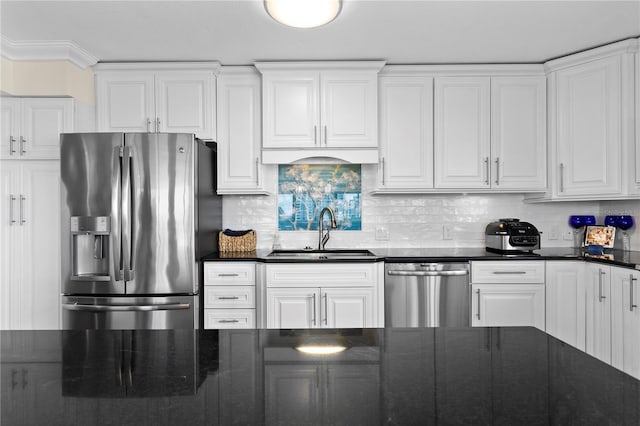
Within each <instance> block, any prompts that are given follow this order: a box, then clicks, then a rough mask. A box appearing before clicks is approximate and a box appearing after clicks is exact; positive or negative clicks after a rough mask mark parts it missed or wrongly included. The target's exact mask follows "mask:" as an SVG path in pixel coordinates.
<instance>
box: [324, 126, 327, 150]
mask: <svg viewBox="0 0 640 426" xmlns="http://www.w3.org/2000/svg"><path fill="white" fill-rule="evenodd" d="M324 146H327V126H324Z"/></svg>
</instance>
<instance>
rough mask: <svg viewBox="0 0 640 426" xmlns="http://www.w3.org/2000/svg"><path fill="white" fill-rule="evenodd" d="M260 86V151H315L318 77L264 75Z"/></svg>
mask: <svg viewBox="0 0 640 426" xmlns="http://www.w3.org/2000/svg"><path fill="white" fill-rule="evenodd" d="M263 84H264V86H263V92H262V93H263V96H264V101H263V106H264V110H263V112H262V116H263V137H264V140H263V142H262V145H263V147H264V148H291V147H294V148H295V147H298V148H313V147H319V146H320V145H319V142H320V140H319V138H320V134H319V131H320V129H319V128H318V126H319V125H320V123H319V118H318V117H319V112H318V104H319V99H318V96H319V95H318V91H319V84H320V76H319V74H318V73H317V72H306V73H305V72H295V73H288V72H282V73H281V72H274V73H265V74H264V76H263Z"/></svg>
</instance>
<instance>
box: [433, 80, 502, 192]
mask: <svg viewBox="0 0 640 426" xmlns="http://www.w3.org/2000/svg"><path fill="white" fill-rule="evenodd" d="M489 89H490V80H489V78H488V77H442V78H436V79H435V102H434V104H435V112H434V115H435V123H434V126H435V139H434V144H435V147H434V152H435V165H434V169H435V187H436V188H489V186H490V184H489V182H490V180H491V176H490V167H489V160H490V159H489V142H490V129H489V125H490V122H489V113H490V98H489V96H490V90H489Z"/></svg>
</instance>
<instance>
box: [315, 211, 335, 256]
mask: <svg viewBox="0 0 640 426" xmlns="http://www.w3.org/2000/svg"><path fill="white" fill-rule="evenodd" d="M325 213H329V220H330V223H329V228H327V233H326V234H325V233H324V221H323V220H322V219H323V218H324V214H325ZM337 227H338V225H337V224H336V215H335V214H334V213H333V210H332V209H331V207H325V208H323V209H322V210H320V216H319V217H318V250H324V246H325V245H326V244H327V241H329V231H330V230H331V229H336V228H337Z"/></svg>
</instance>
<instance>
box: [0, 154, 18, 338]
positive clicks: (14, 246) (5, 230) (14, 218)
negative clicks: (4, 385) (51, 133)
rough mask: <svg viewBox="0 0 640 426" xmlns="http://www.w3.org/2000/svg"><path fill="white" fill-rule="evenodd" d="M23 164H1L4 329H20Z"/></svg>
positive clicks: (0, 313)
mask: <svg viewBox="0 0 640 426" xmlns="http://www.w3.org/2000/svg"><path fill="white" fill-rule="evenodd" d="M21 164H22V162H16V161H2V162H1V163H0V197H1V198H0V200H1V201H0V206H1V207H2V211H1V212H0V221H1V222H0V253H2V255H1V256H0V282H1V283H2V285H1V286H0V329H3V330H11V329H14V328H17V326H18V319H19V318H18V316H19V314H20V298H19V291H20V288H21V278H20V273H21V272H22V271H21V267H22V265H21V264H20V262H21V255H22V244H23V241H22V238H21V237H22V226H20V222H19V208H20V207H19V205H18V203H19V198H20V192H21V190H22V186H21V173H22V166H21Z"/></svg>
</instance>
